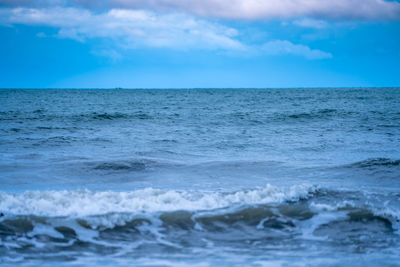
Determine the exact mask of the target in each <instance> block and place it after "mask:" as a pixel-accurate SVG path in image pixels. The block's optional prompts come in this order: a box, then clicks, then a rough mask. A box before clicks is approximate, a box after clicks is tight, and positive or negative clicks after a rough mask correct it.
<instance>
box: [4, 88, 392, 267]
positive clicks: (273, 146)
mask: <svg viewBox="0 0 400 267" xmlns="http://www.w3.org/2000/svg"><path fill="white" fill-rule="evenodd" d="M0 215H1V216H0V263H1V264H3V265H14V264H18V265H33V266H36V265H49V266H52V265H54V264H55V263H56V262H57V264H60V265H78V266H80V265H94V266H97V265H99V264H101V265H109V266H115V265H121V266H126V265H131V266H132V265H134V266H186V265H191V266H228V265H229V266H244V265H246V266H271V265H272V266H285V265H290V266H293V265H299V266H300V265H301V266H303V265H307V266H308V265H310V266H320V265H327V266H337V265H348V264H349V263H350V262H351V264H352V265H356V266H366V265H367V266H368V265H371V266H376V265H396V264H398V262H400V254H399V252H398V251H400V89H398V88H365V89H334V88H331V89H274V90H272V89H271V90H250V89H243V90H0Z"/></svg>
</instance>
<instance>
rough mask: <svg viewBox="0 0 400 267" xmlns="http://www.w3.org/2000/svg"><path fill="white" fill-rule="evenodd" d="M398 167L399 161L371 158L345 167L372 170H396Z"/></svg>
mask: <svg viewBox="0 0 400 267" xmlns="http://www.w3.org/2000/svg"><path fill="white" fill-rule="evenodd" d="M399 166H400V160H396V159H390V158H371V159H367V160H363V161H359V162H356V163H352V164H349V165H347V166H346V167H350V168H361V169H373V168H380V167H385V168H398V167H399Z"/></svg>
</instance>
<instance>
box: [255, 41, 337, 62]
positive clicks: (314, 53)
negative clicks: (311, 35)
mask: <svg viewBox="0 0 400 267" xmlns="http://www.w3.org/2000/svg"><path fill="white" fill-rule="evenodd" d="M261 48H262V50H263V51H264V52H265V53H266V54H269V55H295V56H301V57H305V58H307V59H327V58H332V54H330V53H327V52H324V51H321V50H317V49H311V48H309V47H308V46H305V45H301V44H293V43H291V42H289V41H286V40H275V41H270V42H267V43H265V44H264V45H263V46H262V47H261Z"/></svg>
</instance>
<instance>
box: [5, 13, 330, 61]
mask: <svg viewBox="0 0 400 267" xmlns="http://www.w3.org/2000/svg"><path fill="white" fill-rule="evenodd" d="M0 14H1V15H3V16H2V17H1V18H0V23H4V24H25V25H39V26H47V27H53V28H57V29H58V34H57V36H58V37H60V38H70V39H75V40H77V41H80V42H85V41H86V40H88V39H95V38H99V39H107V40H111V41H112V42H111V43H112V45H111V46H110V49H100V50H96V49H94V50H93V54H96V55H99V56H106V57H109V58H111V59H112V60H115V61H116V60H119V59H121V58H122V53H123V50H128V49H136V48H139V47H163V48H172V49H208V50H225V51H236V52H239V53H242V54H248V55H251V54H260V53H261V54H266V55H296V56H301V57H305V58H307V59H325V58H330V57H332V55H331V54H329V53H327V52H323V51H320V50H317V49H311V48H309V47H308V46H305V45H301V44H293V43H291V42H289V41H285V40H275V41H270V42H267V43H265V44H263V45H254V44H253V45H250V44H246V43H244V42H241V41H239V40H238V36H239V32H238V31H237V30H236V29H234V28H231V27H227V26H224V25H221V24H218V23H215V22H210V21H207V20H204V19H198V18H196V17H193V16H189V15H185V14H178V13H172V14H171V13H161V14H159V13H156V12H151V11H146V10H131V9H111V10H108V11H105V12H102V13H95V12H94V11H91V10H89V9H82V8H62V7H52V8H40V9H38V8H14V9H9V8H8V9H7V8H6V9H4V8H3V9H0ZM38 36H39V37H41V36H45V35H44V34H43V33H39V34H38Z"/></svg>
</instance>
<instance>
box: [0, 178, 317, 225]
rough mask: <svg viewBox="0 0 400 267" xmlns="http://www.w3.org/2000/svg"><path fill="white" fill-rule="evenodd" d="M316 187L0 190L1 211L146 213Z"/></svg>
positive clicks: (284, 195) (267, 199)
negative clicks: (118, 190) (182, 189)
mask: <svg viewBox="0 0 400 267" xmlns="http://www.w3.org/2000/svg"><path fill="white" fill-rule="evenodd" d="M315 190H316V188H315V187H313V186H306V185H298V186H292V187H275V186H271V185H267V186H266V187H263V188H257V189H253V190H243V191H237V192H230V193H221V192H189V191H175V190H159V189H152V188H147V189H142V190H136V191H131V192H114V191H102V192H97V191H88V190H80V191H27V192H25V193H22V194H10V193H5V192H0V211H1V212H3V213H6V214H14V215H37V216H49V217H58V216H71V217H81V216H91V215H103V214H107V213H113V212H115V213H147V212H165V211H176V210H188V211H196V210H213V209H218V208H224V207H229V206H231V205H235V204H239V205H247V204H267V203H280V202H284V201H287V200H298V199H299V198H305V197H307V196H309V194H311V193H312V192H314V191H315Z"/></svg>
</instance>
